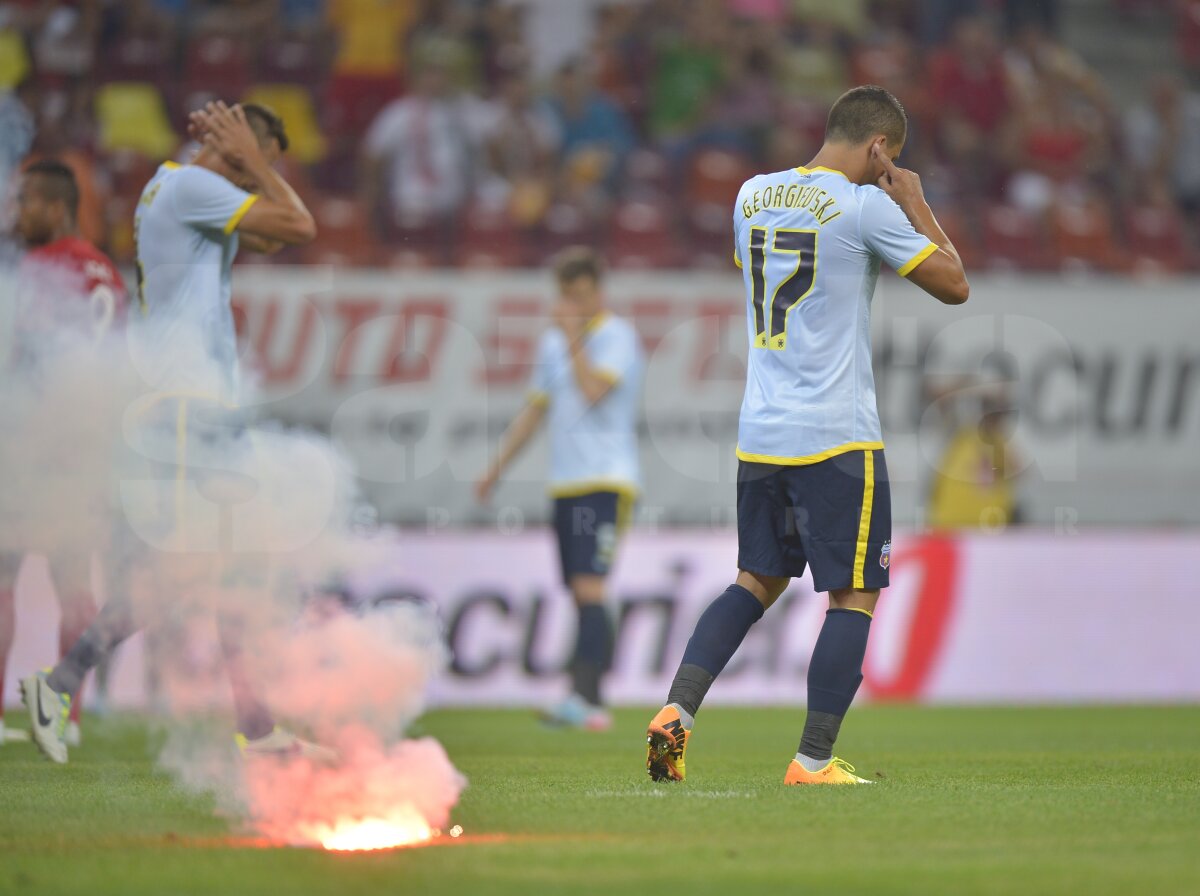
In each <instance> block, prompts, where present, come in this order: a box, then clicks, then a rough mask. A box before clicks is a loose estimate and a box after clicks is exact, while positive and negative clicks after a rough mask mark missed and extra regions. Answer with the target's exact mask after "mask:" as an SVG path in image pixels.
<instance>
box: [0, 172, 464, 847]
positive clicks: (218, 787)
mask: <svg viewBox="0 0 1200 896" xmlns="http://www.w3.org/2000/svg"><path fill="white" fill-rule="evenodd" d="M0 149H2V148H0ZM2 161H3V160H2V159H0V163H2ZM0 300H2V301H4V302H5V303H6V306H5V309H6V311H7V312H11V313H6V314H5V315H3V317H2V318H0V320H2V321H3V323H0V328H2V332H0V339H3V343H2V344H3V345H4V346H5V349H4V351H2V352H0V356H3V358H4V361H3V368H2V371H3V375H2V379H0V471H3V487H2V488H0V552H7V553H10V554H11V553H21V552H29V551H33V552H39V553H45V554H47V555H48V556H49V557H50V559H51V564H52V565H53V562H54V557H56V556H76V557H77V556H89V555H91V554H92V553H93V552H95V553H96V554H97V555H98V556H99V557H100V558H101V561H102V564H103V566H104V567H105V572H106V573H107V575H108V578H109V591H110V597H109V600H110V602H111V601H112V600H115V599H118V598H120V597H126V598H128V599H129V600H130V601H131V604H132V606H133V608H134V612H135V616H136V618H137V619H138V620H139V621H140V622H144V623H146V624H147V625H149V626H150V629H149V631H148V635H147V638H148V655H149V656H150V662H151V667H152V680H151V682H150V683H151V685H152V690H153V698H154V700H155V702H156V706H157V707H158V708H159V709H160V710H161V711H162V712H163V714H164V717H165V718H166V719H167V720H168V727H169V735H168V737H167V738H166V746H165V747H164V749H163V752H162V755H161V757H160V759H161V762H162V764H163V765H164V766H166V767H167V768H169V769H170V770H171V771H172V772H174V773H175V774H177V775H178V777H179V780H180V781H182V782H184V783H185V784H186V785H187V786H190V787H194V788H199V789H203V790H206V791H210V792H213V793H215V794H216V795H217V797H218V803H219V805H220V806H221V807H222V809H223V810H224V811H227V812H230V813H235V814H236V816H237V817H240V818H242V819H244V820H245V821H247V822H248V823H249V824H250V825H251V826H253V827H254V828H255V829H257V830H258V831H260V832H261V833H264V834H266V835H267V836H269V837H271V838H272V839H273V840H276V841H279V842H295V843H311V842H314V841H319V840H321V839H322V838H321V836H319V835H318V834H314V833H313V832H314V831H320V830H324V829H326V828H332V827H336V826H338V825H344V824H345V823H346V822H347V821H348V820H350V821H353V820H355V819H358V820H367V819H380V818H384V819H387V818H395V817H400V816H403V815H404V814H405V813H409V814H412V813H414V812H415V813H416V814H417V815H418V816H420V817H421V818H422V819H424V821H425V822H426V823H427V824H428V825H429V826H431V827H440V826H442V825H444V824H445V823H446V821H447V818H448V815H449V811H450V809H451V807H452V806H453V805H454V803H455V801H456V800H457V797H458V794H459V792H460V791H461V789H462V787H463V786H464V784H465V782H464V780H463V779H462V778H461V776H459V775H458V773H457V772H456V771H455V770H454V768H453V766H452V765H451V763H450V762H449V760H448V759H447V757H446V755H445V753H444V752H443V751H442V750H441V748H440V746H439V745H437V744H436V743H435V742H432V741H428V740H422V741H415V742H414V741H405V740H404V739H403V734H404V731H405V729H406V727H407V726H408V725H409V723H410V722H411V721H412V719H413V718H414V717H415V716H416V715H417V714H418V713H419V712H420V711H421V709H422V699H423V695H424V693H425V691H426V686H427V684H428V682H429V679H430V677H431V676H432V675H434V674H436V673H437V671H438V669H439V668H440V667H441V665H442V662H443V659H444V657H443V648H442V645H441V640H440V636H439V632H438V628H437V623H436V620H435V619H434V618H433V617H432V616H431V615H430V614H429V613H428V612H427V611H425V610H424V609H422V608H421V607H419V606H412V605H401V606H390V607H383V608H366V609H363V608H356V607H353V606H347V605H346V602H345V601H341V600H337V599H335V598H333V597H331V596H329V594H327V593H326V592H328V591H329V590H330V588H329V586H330V584H331V583H336V582H337V581H339V580H340V579H341V578H343V577H345V576H347V575H349V574H350V573H352V572H353V571H355V570H358V569H361V568H364V567H365V566H367V565H369V564H372V563H376V562H380V561H381V559H382V557H383V553H384V552H385V551H386V545H387V539H386V538H385V537H384V535H383V533H380V532H379V531H378V530H376V529H375V528H374V527H371V526H365V527H364V526H363V524H362V523H363V520H364V519H369V518H370V515H369V513H366V512H365V509H364V507H363V505H362V502H361V501H360V499H359V497H358V494H357V491H356V489H355V483H354V476H353V470H352V469H351V467H350V465H349V464H348V463H347V461H346V460H345V458H344V457H342V456H341V455H340V454H339V453H338V452H337V450H336V449H335V448H334V447H333V445H332V444H331V443H330V442H329V441H328V440H326V439H324V438H322V437H319V436H317V435H315V434H313V433H309V432H300V431H292V430H285V429H282V428H280V427H277V426H270V425H265V424H261V423H256V422H255V421H253V420H252V419H249V418H248V416H247V414H246V413H245V412H244V411H242V410H238V409H234V408H230V407H226V406H225V405H224V404H223V403H222V402H221V401H219V400H217V399H215V398H214V397H213V396H214V393H215V392H217V391H218V390H216V389H210V388H208V386H209V385H210V384H216V383H219V382H220V381H221V379H222V377H223V372H222V371H221V370H220V369H219V368H218V366H217V365H216V363H215V362H214V361H213V360H211V359H209V358H208V357H207V356H206V355H205V353H204V352H203V351H202V350H201V348H200V347H202V346H204V345H206V344H207V343H206V342H205V339H204V336H205V334H203V333H200V332H196V333H186V332H182V331H179V332H176V333H174V334H173V337H172V339H171V340H170V342H169V343H166V342H164V343H163V344H160V345H149V346H147V345H146V344H144V343H138V342H136V341H135V343H131V342H130V340H129V337H128V336H127V334H126V332H125V331H124V330H123V329H122V328H120V327H114V328H111V329H109V330H108V331H107V332H104V333H100V332H98V330H97V326H96V320H95V316H94V314H93V313H92V309H91V308H90V307H89V306H88V304H87V300H86V298H85V297H82V296H80V295H78V294H73V292H72V289H70V288H68V287H67V286H66V284H64V283H63V282H61V281H60V280H59V279H58V277H57V276H56V275H55V274H53V273H49V272H44V271H30V270H28V269H27V268H26V269H22V270H20V272H19V274H18V271H17V269H16V267H15V265H14V264H13V263H12V261H11V260H9V261H8V262H7V263H4V265H3V267H0ZM131 345H135V346H136V350H132V349H131ZM189 349H190V350H189ZM183 356H187V357H188V358H189V361H188V363H187V364H186V365H182V366H183V367H185V368H186V371H187V383H186V385H185V384H182V383H172V384H168V385H167V387H166V388H164V381H163V379H162V378H161V377H159V376H158V374H157V371H159V370H164V369H171V370H176V371H177V370H180V369H181V364H180V358H181V357H183ZM148 373H151V374H152V375H151V376H147V374H148ZM249 403H250V402H247V401H246V400H245V397H244V396H243V402H242V404H243V406H244V405H246V404H249ZM218 618H221V619H223V620H225V621H226V623H227V624H232V625H233V626H234V627H235V628H236V630H237V631H238V632H239V633H240V635H241V641H242V645H243V664H244V667H245V672H246V677H247V679H248V680H249V681H250V682H251V683H252V685H253V688H254V690H255V692H256V694H257V696H258V697H259V698H260V699H261V700H262V701H263V702H265V703H266V704H267V705H268V706H269V708H270V709H271V711H272V714H273V715H274V716H275V718H276V721H277V722H278V724H280V725H283V726H286V727H287V728H289V729H290V730H293V731H295V732H296V733H298V734H300V735H301V736H304V737H306V738H310V739H313V740H315V741H319V742H321V743H323V744H324V745H326V746H328V747H330V748H332V749H334V750H336V751H337V753H338V754H339V760H338V761H336V762H332V763H330V762H313V761H310V760H308V759H305V758H302V757H293V758H291V759H289V760H287V761H278V760H273V759H272V760H262V759H257V760H253V761H247V760H244V759H243V758H242V757H241V756H240V755H239V754H238V752H237V750H236V748H235V745H234V739H233V733H234V728H233V722H232V719H231V718H230V713H229V711H228V710H227V709H225V708H224V707H227V706H228V704H229V693H230V685H229V681H228V679H227V678H226V676H224V675H223V674H221V670H222V663H221V662H220V660H219V651H218V650H217V648H216V643H217V639H216V636H215V630H216V624H215V622H214V620H216V619H218ZM22 671H24V670H22Z"/></svg>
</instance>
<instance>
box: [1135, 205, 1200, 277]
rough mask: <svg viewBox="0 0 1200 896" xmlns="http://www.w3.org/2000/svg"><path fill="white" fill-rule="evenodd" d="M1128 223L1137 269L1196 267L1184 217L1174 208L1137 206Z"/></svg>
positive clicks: (1172, 269) (1168, 269)
mask: <svg viewBox="0 0 1200 896" xmlns="http://www.w3.org/2000/svg"><path fill="white" fill-rule="evenodd" d="M1125 222H1126V227H1127V233H1126V235H1127V238H1128V242H1129V250H1130V252H1132V253H1133V257H1134V268H1135V269H1137V270H1147V269H1162V270H1166V271H1182V270H1186V269H1188V268H1190V267H1192V266H1193V264H1194V262H1195V259H1194V258H1193V257H1192V254H1191V253H1190V251H1189V250H1188V243H1187V232H1186V229H1185V227H1184V223H1183V218H1182V217H1181V216H1180V214H1179V212H1178V211H1176V210H1175V209H1173V208H1170V207H1163V206H1157V207H1156V206H1142V207H1138V208H1135V209H1133V210H1132V211H1131V212H1130V213H1129V214H1128V215H1127V216H1126V218H1125Z"/></svg>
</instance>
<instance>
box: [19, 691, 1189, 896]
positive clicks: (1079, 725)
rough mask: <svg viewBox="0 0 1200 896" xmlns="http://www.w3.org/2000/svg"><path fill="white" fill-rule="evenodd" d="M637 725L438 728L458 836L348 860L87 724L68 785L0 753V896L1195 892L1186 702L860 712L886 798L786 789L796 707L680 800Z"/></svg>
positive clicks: (693, 755)
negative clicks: (268, 830)
mask: <svg viewBox="0 0 1200 896" xmlns="http://www.w3.org/2000/svg"><path fill="white" fill-rule="evenodd" d="M649 716H650V710H649V709H647V710H645V711H629V710H627V711H622V712H619V713H618V714H617V724H616V726H615V728H614V730H613V731H611V732H608V733H604V734H589V733H583V732H574V731H552V730H546V729H544V728H542V727H540V726H539V725H538V723H537V722H536V721H535V720H534V719H533V717H532V715H531V714H530V713H527V712H516V711H442V712H435V713H432V714H430V715H429V716H427V717H426V718H425V719H423V720H422V721H421V722H420V725H419V728H420V731H419V732H418V733H422V734H432V735H434V736H436V737H438V738H439V739H441V740H442V742H443V743H444V744H445V746H446V748H447V750H448V751H449V753H450V756H451V757H452V758H453V759H454V761H455V763H456V764H457V765H458V767H459V768H460V769H461V770H462V771H463V772H464V773H465V774H466V775H467V776H468V777H469V778H470V781H471V783H470V787H469V788H468V790H467V791H466V793H465V794H464V796H463V799H462V802H461V804H460V806H459V807H458V809H457V810H456V812H455V816H454V820H455V822H457V823H459V824H461V825H462V826H463V827H464V828H465V830H466V836H464V837H463V838H461V839H460V840H458V841H452V842H449V843H447V844H446V845H437V846H428V847H423V848H417V849H408V850H398V851H392V852H388V853H373V854H356V855H340V854H327V853H322V852H319V851H311V850H298V849H261V848H252V847H249V846H246V845H243V844H244V841H241V840H239V839H238V838H237V837H236V836H234V835H233V834H232V833H231V829H230V828H229V826H228V825H227V822H226V821H224V820H222V819H220V818H218V817H216V816H214V814H213V812H212V811H211V807H210V804H209V803H208V801H207V800H205V799H203V798H198V797H195V796H192V795H188V794H185V793H183V792H181V791H180V790H179V789H178V788H176V787H175V786H174V785H173V784H172V782H171V780H170V779H169V778H167V777H165V776H163V775H161V774H159V773H156V772H155V771H154V765H153V762H152V760H151V758H150V754H151V747H150V741H149V740H148V737H147V734H146V728H145V726H144V725H143V724H141V723H140V722H139V721H138V720H136V719H131V718H128V717H124V718H116V719H110V720H104V721H98V722H95V723H92V724H90V727H89V728H88V729H87V734H88V737H89V740H88V743H87V744H85V746H84V747H83V748H81V749H79V750H77V751H75V754H74V755H73V759H72V763H71V765H69V766H67V767H66V768H57V767H53V766H51V765H49V764H48V763H45V762H43V761H42V760H41V759H40V757H38V756H37V755H36V754H35V753H34V752H33V748H32V747H30V746H29V745H26V744H17V745H6V746H4V747H2V748H0V893H4V894H8V893H15V894H54V896H59V894H63V896H66V894H76V893H78V894H86V896H106V894H121V896H130V894H143V893H144V894H154V896H176V894H220V896H225V894H257V893H271V894H288V896H299V894H307V893H337V894H357V893H362V894H372V896H374V894H398V893H400V894H408V893H412V894H440V893H448V894H450V893H453V894H487V896H492V894H520V896H538V894H543V893H571V894H573V896H578V894H585V893H605V894H612V893H672V894H677V896H684V894H687V896H692V894H697V893H714V894H717V893H719V894H742V893H762V892H768V888H771V889H772V890H774V889H777V888H783V889H782V892H789V893H818V894H839V896H842V894H899V893H906V894H907V893H911V894H923V896H927V894H940V893H947V894H1021V896H1033V894H1075V893H1078V894H1088V896H1102V894H1109V893H1111V894H1120V896H1129V894H1130V893H1138V894H1155V896H1167V894H1180V896H1183V894H1198V893H1200V707H1170V708H1166V707H1164V708H1140V707H1128V708H1124V707H1122V708H1074V709H1050V708H1046V709H996V708H987V709H928V708H918V707H900V706H889V707H865V708H861V709H857V710H855V711H854V712H853V713H852V714H851V716H850V718H849V719H848V721H847V724H846V727H845V729H844V730H843V734H842V740H841V742H840V743H839V752H840V753H841V754H842V755H843V756H845V757H846V758H847V759H849V760H850V761H851V762H853V763H855V764H856V765H857V767H858V771H859V773H860V774H863V775H864V776H865V777H870V778H875V779H876V780H878V781H879V784H878V785H877V786H875V787H841V788H832V787H831V788H808V789H785V788H784V787H783V786H782V785H781V781H782V778H783V772H784V768H785V767H786V765H787V761H788V759H789V758H790V757H791V754H792V752H793V751H794V749H795V743H796V740H797V739H798V736H799V728H800V724H801V720H802V712H801V711H799V710H782V709H774V710H746V709H743V710H735V709H724V708H721V707H711V708H708V709H706V710H705V711H704V712H703V713H702V714H701V716H700V719H699V722H698V725H697V728H696V733H695V735H694V737H693V741H692V744H691V745H690V746H689V749H688V754H689V755H688V772H689V780H688V781H687V782H686V783H685V784H682V785H666V784H659V785H655V784H652V783H651V782H650V781H649V780H648V779H647V778H646V777H645V774H644V771H643V763H644V761H645V756H644V749H643V734H642V732H643V730H644V725H645V722H646V721H647V719H648V718H649ZM9 718H10V720H11V722H16V721H19V719H20V713H19V711H18V710H15V709H14V710H13V711H12V712H11V714H10V716H9Z"/></svg>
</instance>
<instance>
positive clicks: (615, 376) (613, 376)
mask: <svg viewBox="0 0 1200 896" xmlns="http://www.w3.org/2000/svg"><path fill="white" fill-rule="evenodd" d="M594 373H595V374H596V376H598V377H600V379H602V380H604V382H606V383H608V385H609V387H610V388H611V387H612V386H615V385H617V383H619V382H621V374H619V373H617V372H616V371H613V370H605V369H604V368H603V367H597V368H596V369H595V371H594Z"/></svg>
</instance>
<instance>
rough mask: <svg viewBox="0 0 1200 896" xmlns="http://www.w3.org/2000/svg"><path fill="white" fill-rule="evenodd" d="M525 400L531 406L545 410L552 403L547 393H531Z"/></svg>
mask: <svg viewBox="0 0 1200 896" xmlns="http://www.w3.org/2000/svg"><path fill="white" fill-rule="evenodd" d="M525 400H526V401H527V402H528V403H529V404H534V405H537V406H538V407H540V408H544V407H545V406H546V405H548V404H549V403H550V396H549V395H547V394H546V393H545V392H530V393H529V394H528V395H527V396H525Z"/></svg>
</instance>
